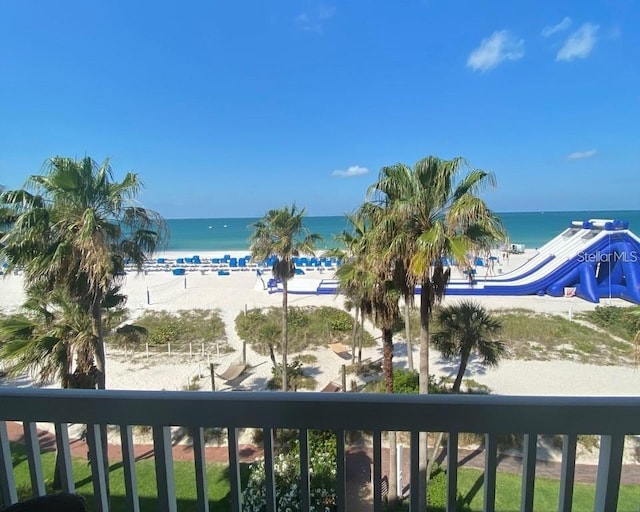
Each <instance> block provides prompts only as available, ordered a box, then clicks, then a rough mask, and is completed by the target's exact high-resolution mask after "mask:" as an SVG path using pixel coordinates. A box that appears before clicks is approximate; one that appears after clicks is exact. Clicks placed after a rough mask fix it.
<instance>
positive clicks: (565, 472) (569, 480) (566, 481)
mask: <svg viewBox="0 0 640 512" xmlns="http://www.w3.org/2000/svg"><path fill="white" fill-rule="evenodd" d="M577 442H578V436H577V434H567V435H564V436H562V468H561V470H560V499H559V502H558V510H559V512H571V509H572V508H573V481H574V479H575V473H576V444H577Z"/></svg>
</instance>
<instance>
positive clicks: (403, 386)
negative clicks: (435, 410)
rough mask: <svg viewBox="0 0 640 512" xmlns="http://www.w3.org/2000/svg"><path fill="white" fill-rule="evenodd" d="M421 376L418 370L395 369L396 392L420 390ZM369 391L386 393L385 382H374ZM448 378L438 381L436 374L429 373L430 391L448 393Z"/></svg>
mask: <svg viewBox="0 0 640 512" xmlns="http://www.w3.org/2000/svg"><path fill="white" fill-rule="evenodd" d="M419 382H420V377H419V375H418V372H416V371H415V370H414V371H410V370H404V369H400V368H395V369H394V370H393V392H394V393H410V394H411V393H413V394H417V393H418V391H419ZM369 391H371V392H372V393H384V392H385V391H384V382H382V381H377V382H375V383H372V384H371V386H370V389H369ZM448 392H449V391H448V389H447V386H446V379H445V378H444V377H440V379H439V380H437V381H436V377H435V375H429V393H448Z"/></svg>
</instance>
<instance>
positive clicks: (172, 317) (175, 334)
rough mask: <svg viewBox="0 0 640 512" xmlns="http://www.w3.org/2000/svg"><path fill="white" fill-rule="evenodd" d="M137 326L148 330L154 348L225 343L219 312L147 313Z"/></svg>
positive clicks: (149, 340) (200, 310)
mask: <svg viewBox="0 0 640 512" xmlns="http://www.w3.org/2000/svg"><path fill="white" fill-rule="evenodd" d="M136 324H137V325H139V326H141V327H144V328H145V329H147V332H148V342H149V344H151V345H164V344H166V343H178V344H180V343H185V344H186V343H190V342H194V343H199V342H214V341H216V340H226V331H225V325H224V322H223V320H222V318H221V316H220V313H219V312H218V311H216V310H208V309H193V310H181V311H177V312H176V313H169V312H167V311H147V312H145V314H144V315H143V316H141V317H140V318H139V319H138V320H136Z"/></svg>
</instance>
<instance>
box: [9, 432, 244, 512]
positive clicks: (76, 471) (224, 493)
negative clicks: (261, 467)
mask: <svg viewBox="0 0 640 512" xmlns="http://www.w3.org/2000/svg"><path fill="white" fill-rule="evenodd" d="M12 453H13V462H14V472H15V478H16V485H17V486H18V491H19V496H20V497H21V498H22V499H23V498H27V497H29V496H30V494H31V484H30V480H29V469H28V466H27V461H26V456H25V455H24V446H23V445H20V444H15V443H14V444H12ZM54 465H55V453H44V454H42V470H43V473H44V476H45V480H47V482H50V481H51V480H52V479H53V469H54ZM174 470H175V475H176V495H177V498H178V510H180V511H181V512H182V511H186V512H189V511H194V512H195V511H196V502H195V496H196V486H195V469H194V465H193V463H192V462H183V461H175V462H174ZM241 471H242V475H243V478H244V477H246V474H247V471H248V470H247V466H246V465H244V464H243V465H242V467H241ZM136 474H137V479H138V493H139V496H140V510H142V511H148V512H156V511H157V505H156V500H157V492H156V476H155V468H154V461H153V459H145V460H139V461H137V462H136ZM73 475H74V477H75V482H76V490H77V492H78V493H79V494H82V495H83V496H84V497H85V498H86V499H87V501H88V502H89V504H90V506H91V510H95V506H94V504H93V485H92V483H91V472H90V468H89V465H88V463H87V461H86V460H83V459H74V460H73ZM207 476H208V482H209V483H208V491H209V504H210V510H211V511H212V512H216V511H220V512H222V511H228V510H229V509H230V507H231V502H230V498H229V492H230V487H229V481H228V475H227V468H226V467H225V466H223V465H220V464H209V465H208V466H207ZM110 485H111V504H112V510H114V511H116V512H117V511H122V512H126V511H127V510H128V508H127V506H126V502H125V487H124V470H123V469H122V464H121V463H119V462H116V463H114V464H112V465H111V472H110Z"/></svg>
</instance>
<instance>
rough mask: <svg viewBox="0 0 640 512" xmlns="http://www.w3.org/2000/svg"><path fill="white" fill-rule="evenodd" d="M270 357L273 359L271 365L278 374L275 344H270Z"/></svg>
mask: <svg viewBox="0 0 640 512" xmlns="http://www.w3.org/2000/svg"><path fill="white" fill-rule="evenodd" d="M269 357H270V358H271V364H273V367H274V368H275V370H276V372H277V371H278V363H277V362H276V354H275V352H274V351H273V343H269Z"/></svg>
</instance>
